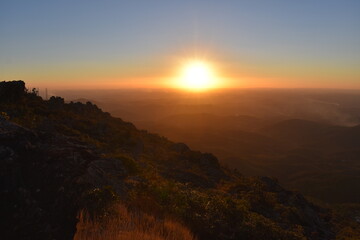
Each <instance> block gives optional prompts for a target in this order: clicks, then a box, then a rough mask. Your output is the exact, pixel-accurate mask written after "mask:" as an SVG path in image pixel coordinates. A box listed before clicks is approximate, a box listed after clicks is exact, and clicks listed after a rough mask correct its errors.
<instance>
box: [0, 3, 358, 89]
mask: <svg viewBox="0 0 360 240" xmlns="http://www.w3.org/2000/svg"><path fill="white" fill-rule="evenodd" d="M0 32H1V36H0V78H1V79H0V80H11V79H18V78H21V79H24V80H29V81H31V82H32V83H34V84H37V83H38V84H42V85H43V84H46V83H47V82H48V83H49V84H54V83H55V82H56V83H58V85H59V86H60V85H64V86H65V85H69V84H71V83H72V82H77V83H78V85H79V86H80V87H81V84H82V83H83V84H86V81H92V82H93V83H94V84H95V83H96V81H100V80H101V79H102V78H101V77H102V76H104V81H107V80H106V79H112V80H111V81H114V79H116V81H118V82H128V81H133V82H136V81H139V79H140V78H144V79H154V78H156V77H163V76H165V75H167V74H171V71H168V70H166V69H170V68H174V67H176V66H175V65H176V61H174V63H172V61H173V59H182V58H191V57H196V56H197V55H200V56H201V57H204V58H209V59H210V60H211V61H213V62H216V63H217V64H220V65H222V67H223V68H224V69H225V71H224V72H225V73H224V74H226V75H229V76H231V77H232V78H242V77H243V78H244V79H245V78H247V79H255V80H253V81H257V82H258V83H259V84H258V85H259V86H261V83H262V82H266V81H267V83H268V84H267V85H269V86H271V81H272V80H273V81H274V86H275V87H276V86H277V85H278V84H279V83H283V84H284V86H287V81H288V83H296V84H295V85H294V84H288V85H289V86H290V87H291V86H299V87H301V84H303V85H304V86H306V87H307V86H312V85H311V84H313V86H314V87H319V86H320V87H321V86H323V85H324V86H325V85H329V86H330V87H331V86H334V87H341V86H342V84H343V87H351V86H355V87H356V86H359V87H360V73H359V70H358V69H359V68H360V1H351V0H344V1H332V0H328V1H324V0H318V1H280V0H273V1H257V0H253V1H235V0H233V1H229V0H228V1H211V0H210V1H205V0H198V1H189V0H183V1H161V0H153V1H149V0H147V1H145V0H144V1H136V0H133V1H67V0H64V1H51V0H47V1H38V0H35V1H17V0H12V1H6V0H3V1H1V2H0ZM170 63H171V64H170ZM92 76H94V77H92ZM149 76H151V77H149ZM85 79H88V80H85ZM261 79H267V80H266V81H262V80H261ZM285 79H288V80H285ZM109 81H110V80H109ZM144 81H145V80H144ZM149 81H153V80H149ZM140 82H141V81H139V83H140ZM275 82H276V84H275ZM60 83H63V84H60ZM358 83H359V84H358ZM357 84H358V85H357ZM95 85H96V84H95ZM244 86H246V84H245V85H244ZM249 86H250V85H249Z"/></svg>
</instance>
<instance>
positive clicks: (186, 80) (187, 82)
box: [179, 60, 215, 91]
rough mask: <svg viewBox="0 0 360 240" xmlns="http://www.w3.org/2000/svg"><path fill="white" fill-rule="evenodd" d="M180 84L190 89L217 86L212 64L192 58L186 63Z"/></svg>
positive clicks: (196, 89)
mask: <svg viewBox="0 0 360 240" xmlns="http://www.w3.org/2000/svg"><path fill="white" fill-rule="evenodd" d="M179 85H180V87H182V88H186V89H189V90H195V91H198V90H205V89H209V88H214V87H215V77H214V72H213V69H212V67H211V66H210V64H208V63H206V62H204V61H199V60H192V61H189V62H187V63H186V64H184V66H183V69H182V71H181V77H180V79H179Z"/></svg>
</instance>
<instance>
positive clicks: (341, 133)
mask: <svg viewBox="0 0 360 240" xmlns="http://www.w3.org/2000/svg"><path fill="white" fill-rule="evenodd" d="M59 94H62V95H63V96H65V97H66V99H67V100H74V99H76V97H77V96H82V97H84V98H85V99H83V101H86V99H91V100H92V101H94V102H95V103H97V104H98V106H100V107H101V108H102V109H104V110H105V111H108V112H110V113H111V114H112V115H113V116H118V117H121V118H122V119H125V120H127V121H131V122H133V123H134V124H135V125H136V126H137V127H138V128H140V129H146V130H148V131H150V132H153V133H157V134H159V135H163V136H165V137H167V138H168V139H170V140H173V141H178V142H184V143H186V144H188V145H189V146H190V147H191V148H193V149H196V150H200V151H205V152H211V153H214V154H215V155H216V156H218V157H219V159H220V161H221V163H222V164H225V165H227V166H229V167H231V168H237V169H238V170H239V171H240V172H241V173H242V174H244V175H246V176H273V177H277V178H278V179H279V180H280V182H281V183H282V184H283V185H284V186H287V187H288V188H291V189H296V190H299V191H300V192H302V193H304V194H306V195H308V196H312V197H315V198H318V199H321V200H323V201H324V202H329V203H358V202H360V162H359V159H360V126H359V124H360V104H359V103H360V91H357V90H335V89H334V90H331V89H328V90H325V89H238V90H218V91H213V92H208V93H200V94H198V93H191V92H187V93H184V92H178V91H174V90H129V91H124V90H118V91H116V90H113V91H96V92H95V91H80V92H77V91H68V92H59ZM80 101H81V99H80Z"/></svg>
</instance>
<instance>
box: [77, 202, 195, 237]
mask: <svg viewBox="0 0 360 240" xmlns="http://www.w3.org/2000/svg"><path fill="white" fill-rule="evenodd" d="M76 228H77V231H76V234H75V237H74V240H100V239H101V240H120V239H121V240H137V239H141V240H195V239H196V238H195V237H194V236H193V234H192V233H191V232H190V231H189V230H188V229H187V228H186V227H184V226H183V225H182V224H180V223H178V222H176V221H173V220H169V219H159V218H156V217H154V216H151V215H148V214H143V213H139V212H130V211H129V210H128V209H127V208H126V207H125V206H124V205H121V204H119V205H117V206H116V207H114V214H113V215H112V216H109V217H107V218H104V219H102V220H101V222H100V221H98V220H97V221H92V220H91V218H90V217H89V216H88V214H87V213H86V212H85V211H82V212H81V213H80V214H79V223H78V224H77V226H76Z"/></svg>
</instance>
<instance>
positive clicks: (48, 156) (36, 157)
mask: <svg viewBox="0 0 360 240" xmlns="http://www.w3.org/2000/svg"><path fill="white" fill-rule="evenodd" d="M110 169H111V170H113V171H116V172H117V173H122V174H123V176H124V175H126V171H125V170H124V169H123V168H122V165H121V162H119V161H117V162H116V163H114V162H112V161H111V160H106V159H104V158H102V157H100V156H99V154H98V153H97V152H96V150H95V149H94V148H91V147H90V146H89V145H85V144H82V143H80V142H78V141H76V140H74V139H71V138H67V137H64V136H59V135H55V134H54V135H53V134H49V133H42V132H34V131H31V130H29V129H26V128H23V127H21V126H19V125H16V124H13V123H10V122H8V121H5V120H0V184H1V192H0V194H1V213H2V218H4V217H5V219H6V221H5V225H3V227H4V230H5V231H2V234H5V236H7V237H8V238H6V239H72V236H73V235H74V233H75V225H76V215H77V212H78V211H79V208H80V207H81V206H80V205H81V201H82V198H83V197H84V194H86V193H87V191H88V190H89V189H92V188H94V187H101V186H102V185H109V182H107V180H106V174H108V172H110V171H108V170H110ZM105 172H106V173H105ZM116 184H117V185H120V187H118V190H119V191H120V190H121V181H116ZM114 185H115V184H114ZM3 236H4V235H3Z"/></svg>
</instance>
